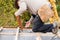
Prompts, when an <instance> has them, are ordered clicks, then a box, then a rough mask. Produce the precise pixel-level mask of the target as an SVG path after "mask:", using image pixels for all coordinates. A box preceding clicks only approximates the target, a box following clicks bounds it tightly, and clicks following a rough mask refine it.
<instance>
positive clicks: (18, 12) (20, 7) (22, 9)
mask: <svg viewBox="0 0 60 40" xmlns="http://www.w3.org/2000/svg"><path fill="white" fill-rule="evenodd" d="M26 9H27V5H26V3H25V2H22V3H20V4H19V9H18V10H17V11H16V12H15V16H16V20H17V22H18V24H19V27H20V28H21V29H23V25H22V22H21V19H20V16H19V15H21V14H22V13H23V12H24V11H26Z"/></svg>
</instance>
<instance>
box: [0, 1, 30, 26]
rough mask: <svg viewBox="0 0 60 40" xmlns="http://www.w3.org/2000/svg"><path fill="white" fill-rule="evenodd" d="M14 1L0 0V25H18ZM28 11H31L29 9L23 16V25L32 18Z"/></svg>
mask: <svg viewBox="0 0 60 40" xmlns="http://www.w3.org/2000/svg"><path fill="white" fill-rule="evenodd" d="M14 2H15V0H0V27H1V26H3V27H17V26H18V24H17V22H16V18H15V16H14V13H15V11H16V10H17V9H16V8H15V7H14ZM27 13H29V12H28V11H26V12H24V14H23V17H21V18H22V20H23V25H24V24H25V21H26V20H28V19H29V18H30V15H29V14H27ZM27 15H29V16H27ZM26 16H27V17H26Z"/></svg>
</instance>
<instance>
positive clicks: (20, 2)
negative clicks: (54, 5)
mask: <svg viewBox="0 0 60 40" xmlns="http://www.w3.org/2000/svg"><path fill="white" fill-rule="evenodd" d="M45 4H46V5H48V6H49V7H50V8H51V4H50V2H49V1H48V0H16V1H15V6H16V8H18V10H17V11H16V12H15V16H16V20H17V22H18V24H19V27H20V28H21V30H23V25H22V23H21V19H20V15H21V14H22V13H23V12H24V11H26V10H27V9H28V11H30V13H31V14H32V16H31V18H30V20H29V21H28V22H27V23H26V26H27V25H28V26H29V25H30V24H31V23H32V24H33V26H32V31H33V32H44V33H45V32H52V29H54V27H56V26H57V23H56V22H54V23H53V24H44V21H42V20H41V18H40V17H39V16H38V14H37V13H38V12H37V11H38V9H39V8H40V7H42V6H43V5H45Z"/></svg>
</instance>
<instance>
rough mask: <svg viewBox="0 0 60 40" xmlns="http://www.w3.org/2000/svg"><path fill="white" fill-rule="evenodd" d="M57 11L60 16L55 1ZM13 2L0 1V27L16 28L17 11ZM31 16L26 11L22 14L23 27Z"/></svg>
mask: <svg viewBox="0 0 60 40" xmlns="http://www.w3.org/2000/svg"><path fill="white" fill-rule="evenodd" d="M56 1H57V2H56V3H57V10H58V13H59V16H60V0H56ZM14 2H15V0H0V27H1V26H3V27H17V26H18V24H17V22H16V18H15V16H14V13H15V11H17V9H16V8H15V6H14ZM30 16H31V14H29V12H28V11H26V12H24V14H23V16H22V17H21V19H22V20H23V25H25V22H26V21H27V20H29V18H30Z"/></svg>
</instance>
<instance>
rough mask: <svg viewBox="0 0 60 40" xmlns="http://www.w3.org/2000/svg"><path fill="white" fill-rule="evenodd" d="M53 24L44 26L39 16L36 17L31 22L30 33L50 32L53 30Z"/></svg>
mask: <svg viewBox="0 0 60 40" xmlns="http://www.w3.org/2000/svg"><path fill="white" fill-rule="evenodd" d="M53 28H54V27H53V24H44V22H42V20H41V19H40V18H39V16H36V17H35V18H34V20H33V27H32V31H33V32H43V33H46V32H52V29H53Z"/></svg>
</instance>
